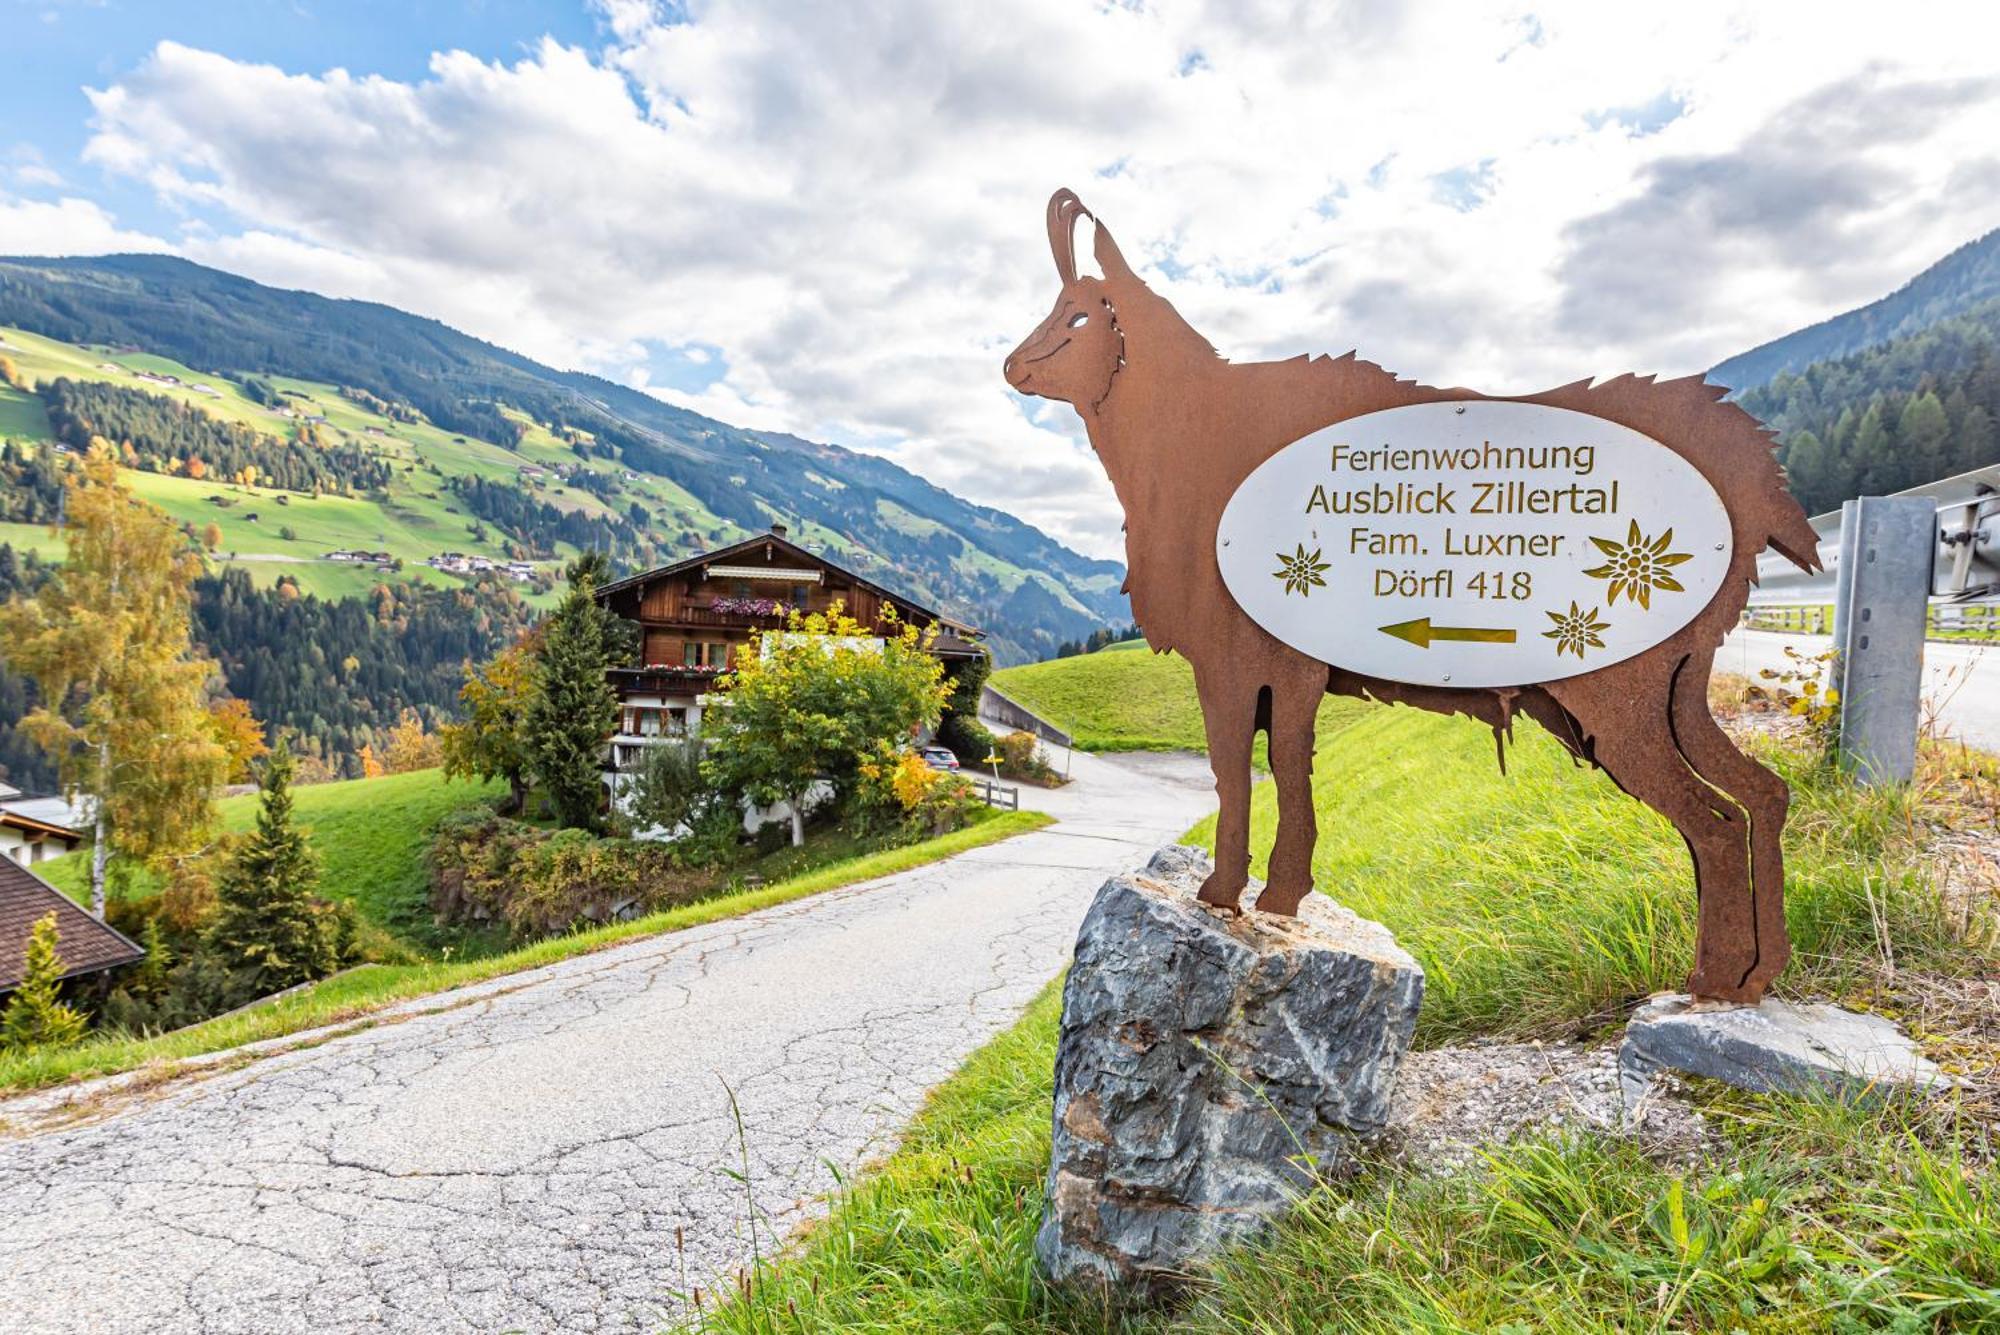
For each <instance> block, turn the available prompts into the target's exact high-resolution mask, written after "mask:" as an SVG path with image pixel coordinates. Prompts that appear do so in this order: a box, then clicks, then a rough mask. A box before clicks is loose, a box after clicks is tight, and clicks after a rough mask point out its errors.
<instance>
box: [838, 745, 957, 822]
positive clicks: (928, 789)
mask: <svg viewBox="0 0 2000 1335" xmlns="http://www.w3.org/2000/svg"><path fill="white" fill-rule="evenodd" d="M855 805H856V807H857V808H858V812H857V814H858V815H859V817H860V822H861V824H862V825H863V826H864V827H866V828H871V829H874V830H878V831H881V832H883V833H894V834H902V835H904V836H905V837H908V838H921V837H923V836H924V835H926V834H930V835H938V834H944V833H946V832H947V831H949V830H955V829H957V828H958V827H959V826H961V825H963V824H965V818H966V814H967V813H968V812H969V811H970V810H971V809H972V806H973V797H972V785H971V784H969V783H967V782H966V781H965V780H964V779H962V778H960V777H959V776H958V775H956V774H947V773H945V772H944V771H942V770H935V769H932V768H931V767H930V766H929V765H927V764H926V763H924V759H923V757H922V756H920V755H918V754H917V753H915V752H914V751H891V750H889V749H888V748H887V747H884V748H882V749H881V750H879V751H878V752H877V753H876V755H875V756H874V757H873V758H872V759H870V760H868V761H866V762H864V763H863V764H862V766H861V778H860V782H859V784H858V785H857V787H856V789H855Z"/></svg>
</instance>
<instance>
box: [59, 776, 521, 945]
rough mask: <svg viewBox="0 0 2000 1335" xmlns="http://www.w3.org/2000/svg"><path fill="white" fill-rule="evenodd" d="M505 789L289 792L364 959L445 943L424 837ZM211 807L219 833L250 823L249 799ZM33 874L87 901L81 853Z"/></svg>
mask: <svg viewBox="0 0 2000 1335" xmlns="http://www.w3.org/2000/svg"><path fill="white" fill-rule="evenodd" d="M505 791H506V788H505V785H503V784H499V783H466V782H453V781H450V780H447V779H446V778H445V777H444V772H443V771H442V770H434V769H428V770H416V771H413V772H411V773H408V774H385V775H383V776H382V777H381V778H378V779H347V780H343V781H342V782H339V783H316V784H307V785H304V786H302V787H298V788H295V789H293V790H292V796H293V799H294V807H293V811H294V814H295V818H296V819H297V821H298V823H299V824H300V825H301V826H303V827H305V829H306V830H307V831H308V832H309V833H310V834H311V836H312V844H313V848H314V849H315V850H317V851H318V853H319V857H320V893H321V894H323V895H325V896H327V897H328V898H329V899H344V900H346V901H348V902H349V903H351V904H353V905H354V906H355V908H356V910H357V911H358V912H359V913H360V915H361V919H362V921H363V923H364V925H365V928H366V929H367V935H366V937H365V938H364V941H363V945H364V946H365V947H366V948H367V950H368V953H369V955H370V956H371V957H372V958H375V959H388V960H397V961H401V960H406V959H409V958H413V952H415V951H428V950H434V949H436V948H437V947H438V946H440V945H443V944H446V943H448V942H449V941H450V940H451V937H450V936H449V935H440V934H439V932H438V930H437V929H436V928H435V927H434V926H433V925H432V923H431V907H430V893H431V892H430V880H429V875H428V873H427V872H426V871H425V869H424V853H425V850H427V849H428V848H429V847H430V841H431V832H432V831H433V830H434V829H435V828H436V827H437V823H438V821H439V820H440V819H441V818H442V817H444V816H445V815H446V814H448V813H450V812H452V811H455V810H457V809H458V808H459V807H462V806H466V805H468V804H470V803H473V802H479V801H484V800H486V799H488V798H492V797H497V796H499V795H500V794H501V793H503V792H505ZM216 807H217V809H218V811H219V813H220V815H221V817H222V828H223V829H224V830H227V831H229V832H231V833H240V832H242V831H244V830H248V829H250V828H251V827H252V826H253V825H255V824H256V821H257V795H256V794H255V793H245V794H243V795H241V796H238V797H226V798H224V799H222V800H221V801H220V802H218V803H216ZM35 870H36V871H38V872H40V873H41V875H42V877H43V878H44V879H46V880H47V881H48V882H49V883H50V884H52V885H54V886H55V887H56V888H57V889H59V890H61V891H63V892H64V893H65V894H68V895H69V896H70V897H71V898H73V899H75V900H77V902H79V903H81V902H83V901H84V900H85V899H86V898H87V897H88V895H89V883H90V882H89V878H90V862H89V859H88V856H87V855H86V854H83V853H69V854H65V855H64V856H62V857H59V858H54V859H51V860H50V861H48V862H44V863H41V864H40V865H38V866H37V867H36V868H35ZM157 890H158V886H157V884H156V883H155V882H153V881H152V880H151V879H150V878H147V877H144V876H140V877H135V878H134V881H133V884H132V887H131V893H132V894H134V895H136V896H141V897H143V896H146V895H150V894H154V893H156V892H157Z"/></svg>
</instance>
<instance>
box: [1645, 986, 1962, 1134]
mask: <svg viewBox="0 0 2000 1335" xmlns="http://www.w3.org/2000/svg"><path fill="white" fill-rule="evenodd" d="M1661 1070H1672V1071H1683V1072H1686V1073H1687V1074H1689V1075H1700V1076H1707V1077H1709V1078H1710V1079H1714V1080H1721V1081H1724V1082H1726V1083H1728V1084H1732V1085H1735V1086H1737V1087H1738V1088H1739V1089H1748V1090H1754V1091H1756V1092H1758V1093H1770V1092H1773V1091H1783V1092H1787V1093H1801V1094H1802V1093H1814V1092H1817V1093H1831V1094H1835V1095H1838V1096H1842V1097H1854V1096H1858V1095H1864V1094H1870V1093H1880V1094H1887V1093H1899V1092H1907V1091H1911V1090H1918V1091H1926V1092H1928V1091H1933V1090H1944V1089H1948V1088H1950V1087H1951V1086H1952V1084H1953V1083H1954V1082H1953V1081H1952V1079H1951V1077H1950V1076H1948V1075H1946V1074H1945V1073H1944V1072H1943V1071H1941V1070H1939V1069H1938V1067H1937V1066H1936V1065H1935V1064H1933V1063H1932V1062H1931V1061H1929V1060H1928V1059H1927V1058H1925V1057H1924V1055H1923V1054H1922V1053H1921V1052H1919V1051H1918V1050H1917V1045H1916V1044H1915V1043H1913V1042H1912V1041H1911V1040H1910V1038H1909V1036H1908V1035H1906V1034H1905V1033H1903V1031H1902V1030H1901V1029H1898V1028H1897V1027H1896V1026H1895V1025H1894V1024H1893V1023H1891V1022H1890V1021H1888V1020H1885V1019H1883V1018H1882V1017H1881V1016H1879V1015H1859V1014H1856V1013H1855V1012H1853V1011H1847V1010H1842V1009H1840V1007H1838V1006H1826V1005H1818V1004H1809V1005H1794V1004H1793V1003H1791V1002H1788V1001H1779V1000H1776V999H1775V998H1771V997H1766V998H1765V999H1764V1000H1763V1001H1762V1002H1761V1003H1759V1004H1758V1005H1755V1006H1698V1005H1696V1004H1695V1003H1694V1002H1692V1001H1691V1000H1690V999H1689V998H1688V997H1687V996H1686V995H1685V994H1684V993H1667V994H1664V995H1662V996H1657V997H1654V998H1653V999H1652V1000H1651V1001H1648V1002H1647V1003H1646V1004H1645V1005H1643V1006H1641V1007H1640V1008H1639V1009H1638V1010H1637V1011H1636V1012H1634V1014H1633V1016H1632V1019H1631V1021H1630V1023H1628V1024H1627V1025H1626V1027H1625V1042H1624V1045H1623V1046H1622V1047H1621V1048H1620V1049H1619V1050H1618V1076H1619V1083H1620V1084H1621V1086H1623V1090H1624V1095H1625V1107H1626V1114H1627V1117H1628V1118H1629V1117H1630V1116H1631V1113H1632V1110H1633V1109H1635V1108H1637V1107H1639V1106H1640V1105H1641V1103H1642V1102H1643V1100H1644V1099H1645V1097H1646V1095H1647V1093H1648V1091H1649V1090H1650V1089H1651V1087H1652V1083H1653V1077H1654V1076H1655V1075H1656V1074H1658V1073H1659V1072H1660V1071H1661Z"/></svg>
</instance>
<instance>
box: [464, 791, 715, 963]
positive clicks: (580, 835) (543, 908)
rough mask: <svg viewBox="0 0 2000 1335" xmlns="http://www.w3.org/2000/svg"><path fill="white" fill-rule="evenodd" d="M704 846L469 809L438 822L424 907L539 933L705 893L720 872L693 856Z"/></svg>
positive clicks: (519, 932) (518, 932)
mask: <svg viewBox="0 0 2000 1335" xmlns="http://www.w3.org/2000/svg"><path fill="white" fill-rule="evenodd" d="M701 833H702V832H701V831H697V835H699V834H701ZM710 835H711V838H712V832H710ZM707 851H708V850H707V849H706V848H705V847H704V845H703V844H702V842H701V840H700V839H698V838H691V839H686V840H678V841H676V842H674V843H657V842H652V841H648V840H638V839H605V838H599V837H598V836H595V835H592V834H590V833H589V832H588V831H586V830H579V829H573V828H572V829H563V830H556V831H549V830H543V829H540V828H538V827H536V826H533V825H526V824H523V823H522V822H520V821H512V820H506V819H504V818H502V817H500V816H496V815H494V814H493V813H492V812H491V811H490V810H480V809H477V808H475V809H474V810H473V811H470V812H465V813H461V814H459V815H457V816H454V817H451V818H448V819H446V820H445V821H444V822H443V823H441V824H440V825H439V827H438V832H437V835H436V837H435V839H434V840H433V842H432V844H431V852H430V864H431V886H432V892H431V906H432V908H433V910H434V911H435V912H436V913H437V915H438V918H439V920H440V921H441V922H447V923H449V922H465V921H498V922H500V923H504V924H505V925H506V927H507V929H508V930H509V931H510V932H511V933H512V934H513V935H514V936H516V937H518V938H528V937H535V936H546V935H549V934H551V933H554V932H561V931H566V930H568V929H569V928H571V927H574V926H577V925H579V924H582V923H598V922H609V921H612V920H613V919H617V918H625V917H636V916H637V915H638V914H640V913H648V912H652V911H653V910H656V909H662V908H670V907H672V906H674V905H677V904H686V903H691V902H693V901H694V900H697V899H702V898H705V897H706V896H708V895H710V894H713V893H715V891H717V890H718V889H720V888H721V886H722V876H721V874H720V872H719V871H717V870H716V869H715V867H714V866H713V864H712V863H711V864H708V865H695V860H696V859H697V858H700V857H702V856H703V855H704V854H705V853H706V852H707Z"/></svg>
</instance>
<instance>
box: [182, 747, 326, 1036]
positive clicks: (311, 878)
mask: <svg viewBox="0 0 2000 1335" xmlns="http://www.w3.org/2000/svg"><path fill="white" fill-rule="evenodd" d="M292 770H293V761H292V752H291V747H290V746H289V745H287V744H286V743H285V742H283V741H280V742H279V743H278V746H277V748H276V749H275V750H273V751H272V752H271V755H270V758H269V759H268V760H266V761H265V762H264V767H263V773H262V775H261V778H260V783H259V786H260V787H261V788H262V790H263V792H262V796H261V800H260V802H259V806H258V810H257V829H256V832H255V833H254V834H252V835H251V836H250V838H249V839H248V841H246V842H245V843H244V844H243V846H242V847H240V848H239V849H237V850H236V852H235V853H234V855H233V856H232V857H231V858H230V860H229V865H228V866H227V867H225V868H224V869H223V873H222V876H221V877H220V879H219V880H218V881H217V884H216V893H217V899H218V903H217V905H216V911H215V919H214V921H213V922H211V923H210V924H209V928H208V935H207V938H206V941H205V944H206V946H207V948H208V949H209V950H210V951H212V952H214V954H215V956H216V957H217V959H219V960H220V961H221V962H222V964H223V965H224V967H226V968H228V969H229V971H230V972H231V974H232V975H233V976H234V987H233V988H232V991H233V992H234V993H235V994H236V999H237V1000H250V999H253V998H256V997H261V996H265V995H267V994H269V993H272V992H276V991H279V990H281V989H283V988H287V987H291V986H292V985H294V984H296V983H303V982H307V981H309V980H311V979H314V978H320V977H324V976H325V975H327V974H329V973H332V972H333V971H334V969H336V968H338V967H339V963H340V961H339V956H338V951H337V949H336V947H335V945H334V943H333V942H332V941H331V940H330V934H329V932H328V931H327V929H326V926H325V915H323V914H322V913H321V912H320V910H319V907H318V905H317V904H316V903H315V901H314V898H313V891H314V888H315V887H316V886H317V885H318V884H319V858H318V856H317V855H316V854H315V853H314V852H313V850H312V847H311V845H310V844H308V843H307V842H306V836H305V833H304V831H302V830H300V829H299V828H298V827H297V826H296V825H294V824H293V823H292V789H291V783H292Z"/></svg>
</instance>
